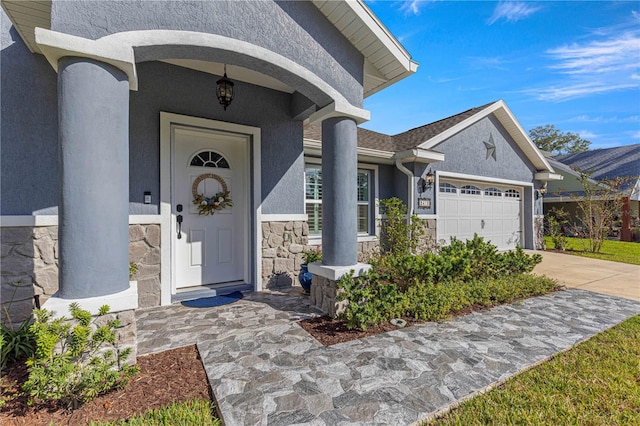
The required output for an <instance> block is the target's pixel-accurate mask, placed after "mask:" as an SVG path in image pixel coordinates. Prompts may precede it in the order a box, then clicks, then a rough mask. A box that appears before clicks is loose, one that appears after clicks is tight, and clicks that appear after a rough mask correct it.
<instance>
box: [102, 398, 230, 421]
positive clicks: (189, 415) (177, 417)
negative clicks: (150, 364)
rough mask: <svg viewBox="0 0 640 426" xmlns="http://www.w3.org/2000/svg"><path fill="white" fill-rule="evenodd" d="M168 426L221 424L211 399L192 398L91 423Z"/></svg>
mask: <svg viewBox="0 0 640 426" xmlns="http://www.w3.org/2000/svg"><path fill="white" fill-rule="evenodd" d="M119 425H127V426H168V425H185V426H188V425H198V426H220V425H221V422H220V420H219V419H217V418H215V414H214V408H213V405H212V404H211V403H210V402H209V401H203V400H192V401H186V402H180V403H176V404H173V405H170V406H168V407H163V408H160V409H158V410H150V411H147V412H146V413H144V414H142V415H140V416H134V417H132V418H130V419H128V420H122V421H120V422H112V423H93V422H92V423H90V426H119Z"/></svg>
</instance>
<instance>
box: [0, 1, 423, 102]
mask: <svg viewBox="0 0 640 426" xmlns="http://www.w3.org/2000/svg"><path fill="white" fill-rule="evenodd" d="M0 3H1V4H2V8H3V9H4V10H5V12H6V13H7V15H8V16H9V18H10V19H11V21H12V22H13V24H14V26H15V28H16V30H17V31H18V33H19V34H20V37H21V38H22V39H23V40H24V42H25V43H26V44H27V46H28V47H29V50H30V51H31V52H33V53H42V52H41V51H40V49H39V47H38V45H37V44H36V41H35V35H34V30H35V28H36V27H40V28H44V29H51V0H42V1H24V0H0ZM312 3H313V4H314V5H315V6H316V7H317V8H318V10H319V11H320V12H321V13H322V14H323V15H325V16H326V17H327V19H328V20H329V21H330V22H331V23H332V24H333V25H334V26H335V27H336V28H337V29H338V30H339V31H340V32H341V33H342V34H343V35H344V36H345V37H346V38H347V39H348V40H349V41H350V42H351V44H353V46H355V47H356V48H357V49H358V50H359V51H360V52H361V53H362V54H363V56H364V58H365V63H364V97H368V96H370V95H372V94H374V93H376V92H378V91H380V90H382V89H384V88H385V87H388V86H390V85H392V84H393V83H395V82H397V81H399V80H402V79H403V78H405V77H408V76H410V75H411V74H413V73H415V72H416V70H417V69H418V64H417V63H416V62H414V61H412V60H411V56H410V55H409V53H408V52H407V51H406V50H405V49H404V48H403V47H402V45H401V44H400V43H399V42H398V40H396V38H395V37H394V36H393V35H392V34H391V33H390V32H389V30H388V29H387V28H386V27H385V26H384V25H383V24H382V23H381V22H380V20H378V18H377V17H376V16H375V15H374V14H373V12H371V10H369V8H368V7H367V6H366V5H365V4H364V3H363V2H362V1H361V0H357V1H327V0H312ZM176 65H181V66H186V67H187V68H193V69H199V70H200V71H205V72H210V71H207V70H205V69H200V68H202V64H194V63H191V64H176ZM198 67H199V68H198ZM207 67H211V66H210V65H209V66H207ZM212 73H214V74H217V72H212ZM239 80H242V81H247V82H250V83H254V84H259V85H261V86H265V87H269V88H273V89H276V90H281V91H289V90H290V89H289V90H287V88H286V87H279V86H277V87H272V83H274V82H265V81H264V80H263V79H258V80H257V81H256V76H255V75H254V76H251V80H243V79H242V78H239ZM261 83H263V84H261ZM276 83H277V82H276ZM280 84H281V83H280Z"/></svg>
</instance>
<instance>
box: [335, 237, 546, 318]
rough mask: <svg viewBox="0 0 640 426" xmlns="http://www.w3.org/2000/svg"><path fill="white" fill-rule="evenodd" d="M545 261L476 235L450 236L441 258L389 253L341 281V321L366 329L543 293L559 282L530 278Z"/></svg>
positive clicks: (440, 252)
mask: <svg viewBox="0 0 640 426" xmlns="http://www.w3.org/2000/svg"><path fill="white" fill-rule="evenodd" d="M541 261H542V256H540V255H539V254H535V255H532V256H530V255H527V254H526V253H525V252H524V250H522V248H521V247H517V248H516V250H513V251H508V252H504V253H499V252H498V250H497V249H496V247H495V246H493V245H491V244H490V243H488V242H485V241H484V240H483V239H482V238H481V237H478V236H477V235H476V236H474V238H473V239H472V240H468V241H466V242H463V241H460V240H457V239H455V238H452V239H451V244H450V245H448V246H446V247H442V248H440V250H439V252H438V253H437V254H434V253H429V252H428V253H425V254H423V255H410V254H406V253H400V254H396V253H393V252H390V253H387V254H383V255H381V256H379V257H378V258H377V259H375V261H374V262H373V268H372V270H371V271H370V272H368V273H367V274H364V275H362V276H361V277H359V278H354V277H353V275H348V276H345V277H343V278H342V279H341V280H340V281H338V288H339V289H340V291H339V294H338V297H337V298H338V300H339V301H344V300H347V301H348V303H347V304H346V306H345V309H344V311H343V313H342V314H341V316H340V317H341V318H342V319H344V320H345V322H346V324H347V327H349V328H359V329H363V330H364V329H366V328H368V327H371V326H374V325H377V324H380V323H382V322H384V321H387V320H389V319H391V318H396V317H401V316H408V317H412V318H415V319H416V320H419V321H432V320H439V319H442V318H445V317H447V316H449V315H451V314H452V313H455V312H457V311H460V310H462V309H465V308H467V307H469V306H474V305H479V306H492V305H495V304H498V303H504V302H510V301H512V300H515V299H519V298H524V297H530V296H533V295H539V294H544V293H547V292H549V291H552V290H554V289H556V288H557V284H556V283H555V281H553V280H550V279H548V278H545V277H537V276H533V275H529V273H530V272H531V271H532V270H533V268H534V267H535V265H537V264H538V263H540V262H541Z"/></svg>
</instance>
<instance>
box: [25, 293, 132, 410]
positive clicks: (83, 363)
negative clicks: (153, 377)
mask: <svg viewBox="0 0 640 426" xmlns="http://www.w3.org/2000/svg"><path fill="white" fill-rule="evenodd" d="M69 311H70V313H71V317H72V321H70V320H68V319H66V318H55V319H53V316H52V314H51V313H50V312H47V311H46V310H45V309H37V310H35V311H34V314H35V317H36V319H35V322H34V323H33V324H32V325H31V332H32V333H33V334H34V336H35V340H36V352H35V355H34V356H33V357H31V358H30V359H29V360H28V361H27V366H28V369H29V378H28V380H27V381H26V382H25V383H24V385H23V390H24V391H25V392H26V393H27V394H28V395H29V403H30V404H32V403H34V402H56V401H57V402H60V403H61V404H63V405H64V406H65V407H67V408H74V409H75V408H77V407H79V406H80V405H81V404H82V403H84V402H87V401H90V400H91V399H93V398H95V397H97V396H99V395H102V394H104V393H106V392H108V391H110V390H112V389H117V388H121V387H123V386H124V385H126V384H127V382H128V380H129V378H130V377H132V376H133V375H135V374H136V373H137V371H138V368H137V367H136V366H130V365H126V364H125V361H126V359H127V357H128V356H129V354H130V353H131V348H127V349H124V350H120V351H119V350H117V348H116V347H115V341H116V329H117V328H118V327H120V322H119V320H117V319H116V320H108V321H106V320H105V319H104V315H106V314H108V312H109V307H108V306H106V305H105V306H102V307H101V308H100V313H99V316H98V317H97V318H96V319H94V320H92V316H91V313H90V312H88V311H85V310H82V309H80V307H79V306H78V304H77V303H73V304H71V305H70V307H69ZM99 324H102V325H99Z"/></svg>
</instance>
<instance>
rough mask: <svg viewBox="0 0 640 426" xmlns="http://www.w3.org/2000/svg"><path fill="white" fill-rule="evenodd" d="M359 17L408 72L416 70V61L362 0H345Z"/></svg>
mask: <svg viewBox="0 0 640 426" xmlns="http://www.w3.org/2000/svg"><path fill="white" fill-rule="evenodd" d="M345 3H346V4H347V5H348V6H349V7H350V8H351V10H353V12H354V13H355V14H356V15H357V16H358V18H360V20H361V21H362V22H364V24H365V25H366V26H367V28H368V29H369V30H370V31H371V32H372V33H373V34H374V35H375V36H376V38H377V39H378V40H380V42H382V44H383V45H384V47H385V48H386V49H387V50H388V51H389V53H390V54H391V55H393V57H394V58H395V59H396V60H397V61H398V62H399V63H400V64H402V66H403V67H404V68H405V69H406V70H407V71H408V72H410V73H414V72H416V70H417V69H418V63H417V62H415V61H413V60H411V55H409V52H407V51H406V50H405V49H404V47H402V45H401V44H400V42H399V41H398V40H397V39H396V38H395V37H394V36H393V34H391V32H390V31H389V30H388V29H387V27H385V26H384V24H382V22H380V20H379V19H378V18H377V17H376V15H375V14H374V13H373V12H372V11H371V9H369V8H368V7H367V5H366V4H364V2H363V1H362V0H355V1H354V0H347V1H346V2H345Z"/></svg>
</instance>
